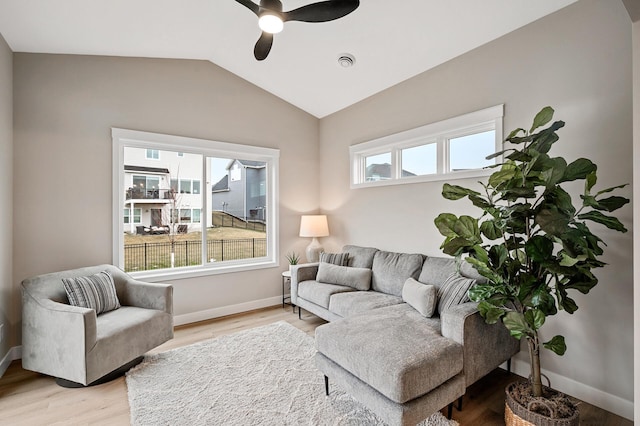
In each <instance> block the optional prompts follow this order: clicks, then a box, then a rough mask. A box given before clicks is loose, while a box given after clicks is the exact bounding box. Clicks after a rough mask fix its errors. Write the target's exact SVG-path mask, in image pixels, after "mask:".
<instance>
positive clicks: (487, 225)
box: [480, 220, 502, 240]
mask: <svg viewBox="0 0 640 426" xmlns="http://www.w3.org/2000/svg"><path fill="white" fill-rule="evenodd" d="M480 232H482V235H484V236H485V237H487V238H488V239H490V240H497V239H498V238H501V237H502V230H501V229H500V227H499V226H498V223H497V222H496V221H495V220H485V221H484V222H482V223H481V224H480Z"/></svg>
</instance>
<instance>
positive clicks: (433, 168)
mask: <svg viewBox="0 0 640 426" xmlns="http://www.w3.org/2000/svg"><path fill="white" fill-rule="evenodd" d="M401 158H402V177H403V178H404V177H411V176H423V175H430V174H434V173H437V171H438V164H437V162H438V146H437V144H436V143H435V142H434V143H430V144H426V145H420V146H416V147H413V148H406V149H403V150H402V155H401Z"/></svg>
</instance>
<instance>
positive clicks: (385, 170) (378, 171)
mask: <svg viewBox="0 0 640 426" xmlns="http://www.w3.org/2000/svg"><path fill="white" fill-rule="evenodd" d="M367 174H371V175H378V176H391V164H389V163H384V164H371V165H369V166H367ZM409 176H416V174H415V173H411V172H410V171H408V170H404V169H403V170H402V177H409Z"/></svg>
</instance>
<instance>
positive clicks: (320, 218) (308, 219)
mask: <svg viewBox="0 0 640 426" xmlns="http://www.w3.org/2000/svg"><path fill="white" fill-rule="evenodd" d="M300 236H301V237H312V238H315V237H328V236H329V225H328V224H327V216H326V215H323V214H317V215H304V216H302V217H301V218H300Z"/></svg>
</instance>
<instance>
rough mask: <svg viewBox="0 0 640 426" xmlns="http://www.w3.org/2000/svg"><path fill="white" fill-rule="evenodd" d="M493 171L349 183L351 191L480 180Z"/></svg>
mask: <svg viewBox="0 0 640 426" xmlns="http://www.w3.org/2000/svg"><path fill="white" fill-rule="evenodd" d="M493 172H494V170H493V169H490V168H488V169H476V170H465V171H459V172H451V173H447V174H439V175H437V174H433V175H423V176H412V177H406V178H401V179H388V180H378V181H375V182H363V183H351V189H359V188H373V187H376V186H390V185H405V184H411V183H425V182H440V181H445V180H446V181H453V180H458V179H471V178H481V177H485V176H490V175H491V173H493Z"/></svg>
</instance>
